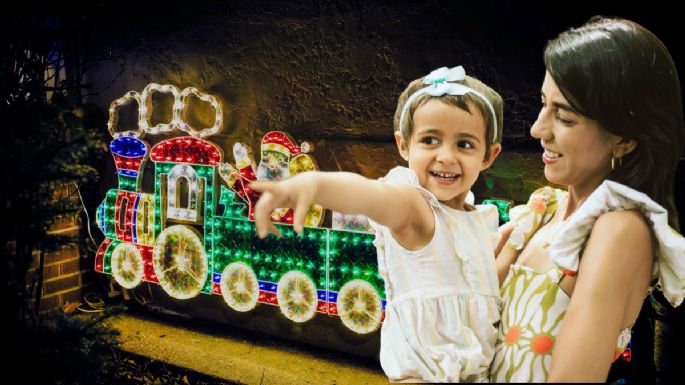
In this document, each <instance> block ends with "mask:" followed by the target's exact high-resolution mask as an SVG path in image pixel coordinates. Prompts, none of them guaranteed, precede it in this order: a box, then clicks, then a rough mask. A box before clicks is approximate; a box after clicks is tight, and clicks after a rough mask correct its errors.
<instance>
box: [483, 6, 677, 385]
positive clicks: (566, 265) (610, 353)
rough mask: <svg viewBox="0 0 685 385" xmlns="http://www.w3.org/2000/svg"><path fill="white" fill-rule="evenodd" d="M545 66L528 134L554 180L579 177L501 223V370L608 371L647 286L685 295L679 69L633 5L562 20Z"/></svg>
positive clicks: (555, 377)
mask: <svg viewBox="0 0 685 385" xmlns="http://www.w3.org/2000/svg"><path fill="white" fill-rule="evenodd" d="M545 67H546V69H547V71H546V74H545V79H544V82H543V85H542V95H541V98H542V108H541V111H540V114H539V116H538V119H537V121H536V122H535V124H534V125H533V127H532V128H531V135H532V136H533V137H535V138H536V139H539V140H540V143H541V145H542V147H543V155H542V160H543V162H544V163H545V177H546V178H547V180H549V181H550V182H552V183H555V184H558V185H565V186H568V188H567V191H563V190H559V189H552V188H543V189H540V190H538V191H536V192H535V193H534V194H533V195H532V196H531V199H530V200H529V202H528V205H526V206H522V207H518V208H516V209H514V210H513V211H512V213H511V217H512V221H511V223H510V224H508V225H506V226H504V227H503V228H502V235H503V237H502V242H501V243H500V245H501V246H500V249H499V250H501V251H499V254H498V257H497V264H498V275H499V277H500V282H502V288H501V293H502V297H503V298H502V299H503V309H502V311H503V312H502V321H501V323H500V330H499V339H498V342H497V347H496V353H495V359H494V360H493V362H492V365H491V379H492V380H493V381H497V382H505V381H506V382H511V381H522V382H542V381H606V379H607V375H608V373H609V369H610V367H611V364H612V362H613V361H614V360H615V359H616V358H617V357H618V356H620V355H621V354H622V353H623V352H624V350H625V349H626V346H627V344H628V342H629V341H630V335H631V328H632V326H633V325H634V323H635V320H636V319H637V317H638V314H639V312H640V309H641V307H642V304H643V301H644V300H645V297H646V296H647V295H648V293H649V292H650V289H651V288H652V287H653V286H654V285H655V284H658V286H659V287H660V288H661V289H662V290H663V293H664V295H665V297H666V298H667V299H668V301H669V302H670V303H671V304H672V305H673V306H677V305H680V303H681V302H682V300H683V297H685V284H684V282H685V239H683V238H682V236H680V235H679V234H677V233H676V232H675V230H673V229H677V228H678V225H677V223H678V222H677V214H676V211H675V207H674V202H673V179H674V173H675V167H676V164H677V162H678V159H679V157H680V156H681V154H682V153H683V147H684V145H685V125H684V123H683V110H682V101H681V93H680V83H679V80H678V74H677V71H676V68H675V65H674V63H673V60H672V59H671V56H670V54H669V53H668V50H667V49H666V47H665V46H664V45H663V43H662V42H661V41H660V40H659V39H658V38H657V37H656V36H654V35H653V34H652V33H651V32H649V31H648V30H646V29H644V28H643V27H642V26H640V25H638V24H636V23H634V22H631V21H628V20H624V19H603V18H594V19H592V20H590V21H589V22H588V23H586V24H585V25H583V26H582V27H580V28H577V29H570V30H568V31H566V32H564V33H562V34H561V35H559V36H558V37H557V38H556V39H554V40H552V41H550V42H549V43H548V45H547V48H546V50H545ZM669 224H670V227H669Z"/></svg>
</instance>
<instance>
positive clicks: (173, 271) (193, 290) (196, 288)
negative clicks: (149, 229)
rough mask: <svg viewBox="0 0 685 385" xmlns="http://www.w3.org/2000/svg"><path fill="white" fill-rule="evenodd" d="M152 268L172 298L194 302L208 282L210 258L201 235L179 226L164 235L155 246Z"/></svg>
mask: <svg viewBox="0 0 685 385" xmlns="http://www.w3.org/2000/svg"><path fill="white" fill-rule="evenodd" d="M152 264H153V266H154V268H155V274H157V278H158V279H159V284H160V285H161V286H162V288H163V289H164V291H166V292H167V294H169V295H170V296H171V297H173V298H177V299H188V298H193V297H195V296H197V295H198V294H200V292H201V291H202V288H203V287H204V285H205V281H206V280H207V269H208V267H207V258H206V257H205V249H204V245H203V244H202V239H201V236H200V235H199V234H197V232H196V231H195V230H193V229H191V228H190V227H187V226H183V225H176V226H171V227H167V228H166V229H164V230H163V231H162V233H161V234H160V235H159V238H158V239H157V242H156V244H155V249H154V252H153V255H152Z"/></svg>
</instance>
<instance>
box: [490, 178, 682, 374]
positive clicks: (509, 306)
mask: <svg viewBox="0 0 685 385" xmlns="http://www.w3.org/2000/svg"><path fill="white" fill-rule="evenodd" d="M566 197H567V193H566V192H565V191H563V190H559V189H553V188H551V187H544V188H541V189H539V190H537V191H535V192H534V193H533V194H532V195H531V197H530V200H529V201H528V204H527V205H525V206H518V207H516V208H514V209H512V212H511V214H510V216H511V218H512V223H514V226H515V227H514V230H513V231H512V233H511V236H510V237H509V240H508V241H507V246H508V247H512V248H513V249H515V250H522V249H523V248H524V247H525V245H526V244H527V243H528V241H529V240H530V238H531V237H532V236H533V234H535V232H536V231H537V230H538V229H539V228H541V227H542V226H543V225H544V224H545V223H547V222H549V221H550V220H551V219H552V217H553V215H554V213H555V212H556V210H557V207H558V205H559V203H560V202H563V201H564V200H565V199H566ZM628 209H638V210H640V211H641V212H642V214H643V215H644V217H645V218H646V219H647V221H648V223H650V224H651V226H652V229H653V231H654V234H655V238H656V240H657V243H658V249H657V256H656V259H655V263H654V268H653V275H654V278H658V281H657V282H658V283H657V285H658V286H659V287H660V289H661V290H663V292H664V295H665V296H666V298H667V299H668V300H669V302H671V304H673V305H674V306H677V305H679V304H680V303H681V302H682V301H683V298H684V297H685V239H684V238H683V237H682V236H681V235H680V234H678V233H677V232H675V231H674V230H673V229H671V228H670V227H668V217H667V215H668V213H667V211H666V210H665V209H664V208H663V207H661V206H660V205H658V204H657V203H655V202H654V201H652V200H651V199H650V198H649V197H647V196H646V195H645V194H643V193H640V192H638V191H635V190H633V189H631V188H629V187H627V186H624V185H622V184H619V183H616V182H612V181H605V182H604V183H602V184H601V185H600V186H599V187H598V188H597V189H596V190H595V191H594V192H593V193H592V194H591V195H590V197H588V199H587V200H586V201H585V203H583V205H582V206H581V207H579V208H578V210H577V211H576V212H574V213H573V215H571V217H569V218H568V220H567V221H566V223H565V224H564V225H563V227H562V228H561V229H560V231H559V233H558V234H557V236H556V237H555V238H554V240H553V242H552V244H551V246H550V250H549V252H550V257H551V259H552V261H553V262H554V266H553V267H552V268H550V269H549V270H548V271H546V272H542V273H540V272H536V271H534V270H532V269H530V268H528V267H526V266H522V265H517V264H513V265H512V266H511V267H510V270H509V274H508V275H507V278H506V279H505V281H504V283H503V285H502V288H501V294H502V301H503V308H502V318H501V322H500V325H499V337H498V340H497V345H496V348H495V358H494V360H493V362H492V364H491V366H490V375H491V378H490V379H491V380H492V381H493V382H545V381H546V380H547V378H548V376H549V369H550V366H551V361H552V351H553V349H554V344H555V341H556V337H557V336H558V335H559V330H560V328H561V324H562V322H563V320H564V316H565V315H566V309H567V308H568V305H569V303H570V300H571V298H570V297H569V296H568V295H567V294H566V293H565V292H564V291H562V290H561V288H560V287H559V282H560V281H561V279H562V278H563V277H564V275H571V276H574V275H575V274H576V273H577V271H578V265H579V262H580V255H581V251H582V248H583V246H584V244H585V241H586V240H587V238H588V237H589V235H590V231H591V230H592V226H593V225H594V222H595V221H596V220H597V218H598V217H599V216H601V215H602V214H604V213H606V212H609V211H614V210H628ZM646 294H647V293H646ZM629 341H630V328H626V329H623V330H622V331H621V333H620V334H619V337H618V340H617V341H616V354H615V355H614V359H616V358H617V357H619V356H620V355H621V353H623V351H624V350H625V349H626V346H627V345H628V342H629Z"/></svg>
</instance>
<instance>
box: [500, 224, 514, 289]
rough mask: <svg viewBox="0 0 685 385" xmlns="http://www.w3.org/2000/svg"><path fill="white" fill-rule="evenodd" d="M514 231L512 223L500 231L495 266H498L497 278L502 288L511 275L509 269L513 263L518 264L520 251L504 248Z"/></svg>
mask: <svg viewBox="0 0 685 385" xmlns="http://www.w3.org/2000/svg"><path fill="white" fill-rule="evenodd" d="M513 230H514V225H513V224H512V223H511V222H510V223H507V224H505V225H502V227H501V228H500V230H499V233H500V235H501V236H500V239H499V243H498V244H497V247H496V248H495V256H496V258H497V259H495V266H497V278H499V285H500V286H502V283H504V279H505V278H507V274H508V273H509V267H510V266H511V264H512V263H514V262H516V257H517V255H518V251H516V250H514V249H512V248H511V247H504V246H505V245H506V244H507V241H508V240H509V236H511V232H512V231H513Z"/></svg>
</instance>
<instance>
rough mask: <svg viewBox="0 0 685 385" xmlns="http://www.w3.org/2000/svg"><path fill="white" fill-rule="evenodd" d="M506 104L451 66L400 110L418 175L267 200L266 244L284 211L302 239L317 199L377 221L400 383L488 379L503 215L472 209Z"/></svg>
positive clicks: (314, 182) (327, 183) (401, 145)
mask: <svg viewBox="0 0 685 385" xmlns="http://www.w3.org/2000/svg"><path fill="white" fill-rule="evenodd" d="M502 104H503V103H502V98H501V97H500V95H499V94H497V93H496V92H495V91H493V90H492V89H491V88H489V87H488V86H486V85H484V84H483V83H481V82H480V81H478V80H476V79H474V78H472V77H469V76H466V75H465V73H464V69H463V68H462V67H455V68H452V69H447V68H444V67H443V68H440V69H438V70H435V71H433V72H432V73H431V74H429V75H428V76H426V77H425V78H423V79H418V80H415V81H414V82H412V83H411V84H410V85H409V86H408V87H407V89H406V90H405V91H404V92H403V93H402V95H400V98H399V101H398V104H397V110H396V112H395V119H394V126H395V130H396V131H395V141H396V142H397V147H398V149H399V152H400V154H401V155H402V157H403V158H404V159H405V160H406V161H407V162H408V163H409V168H405V167H396V168H394V169H392V170H391V171H390V172H389V173H388V175H387V176H385V177H384V178H381V179H380V180H369V179H367V178H364V177H362V176H360V175H357V174H352V173H344V172H336V173H327V172H307V173H303V174H301V175H297V176H296V177H294V178H291V179H288V180H286V181H283V182H279V183H270V182H259V183H257V182H255V183H252V184H251V188H252V189H254V190H257V191H261V192H262V193H263V195H262V197H261V199H260V201H259V202H258V203H257V205H256V212H255V219H256V222H257V231H258V233H259V236H260V237H265V236H266V235H267V234H268V233H269V232H273V233H275V234H279V232H278V230H277V229H276V227H275V226H274V225H273V224H272V223H271V222H270V221H269V213H270V212H271V210H272V209H273V208H277V207H294V208H295V223H294V224H295V231H297V232H301V231H302V226H303V220H304V217H305V214H306V212H307V210H308V207H309V205H310V204H311V203H312V202H316V203H318V204H321V205H322V206H324V207H327V208H330V209H333V210H335V211H338V212H342V213H345V214H363V215H366V216H367V217H369V218H370V219H371V221H372V222H375V224H374V228H375V229H376V234H377V235H376V240H375V242H374V244H375V245H376V247H377V251H378V264H379V272H380V274H381V276H382V277H383V278H384V279H385V286H386V299H387V301H388V302H387V306H386V317H385V321H384V323H383V327H382V329H381V351H380V361H381V366H382V367H383V370H384V371H385V373H386V375H387V376H388V378H389V379H390V380H391V381H394V382H424V381H425V382H459V381H484V380H486V379H487V375H488V367H489V365H490V361H491V360H492V357H493V353H494V350H493V346H494V343H495V340H496V338H497V329H496V324H497V322H498V321H499V318H500V316H499V307H500V299H499V295H498V293H499V288H498V282H497V274H496V268H495V263H494V248H493V241H494V240H495V239H494V237H493V234H494V233H495V232H496V229H497V210H496V209H495V208H494V206H487V207H489V208H490V209H484V211H483V212H484V213H486V214H485V215H483V213H482V212H481V211H479V210H478V209H476V208H475V207H473V206H471V205H469V204H467V203H466V202H465V200H466V197H467V194H468V193H469V190H470V188H471V186H472V185H473V184H474V182H475V181H476V178H477V177H478V173H479V172H480V171H481V170H483V169H485V168H487V167H489V166H490V165H491V164H492V162H493V161H494V160H495V158H496V157H497V155H498V154H499V152H500V150H501V146H500V144H499V142H500V140H501V133H502Z"/></svg>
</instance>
